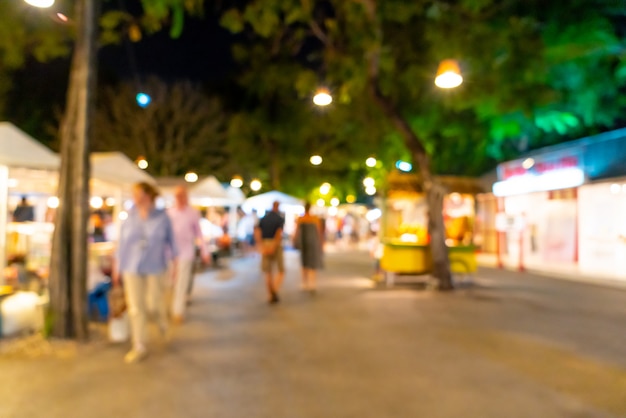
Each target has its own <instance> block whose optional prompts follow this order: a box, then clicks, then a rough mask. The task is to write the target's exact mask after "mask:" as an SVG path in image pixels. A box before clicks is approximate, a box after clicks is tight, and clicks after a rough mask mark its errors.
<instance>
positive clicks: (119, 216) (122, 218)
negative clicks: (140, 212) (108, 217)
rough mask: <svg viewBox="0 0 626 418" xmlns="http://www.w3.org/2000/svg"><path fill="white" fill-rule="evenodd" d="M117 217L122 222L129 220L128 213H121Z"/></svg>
mask: <svg viewBox="0 0 626 418" xmlns="http://www.w3.org/2000/svg"><path fill="white" fill-rule="evenodd" d="M117 217H118V218H119V220H120V221H125V220H126V219H128V212H126V211H121V212H120V214H119V215H117Z"/></svg>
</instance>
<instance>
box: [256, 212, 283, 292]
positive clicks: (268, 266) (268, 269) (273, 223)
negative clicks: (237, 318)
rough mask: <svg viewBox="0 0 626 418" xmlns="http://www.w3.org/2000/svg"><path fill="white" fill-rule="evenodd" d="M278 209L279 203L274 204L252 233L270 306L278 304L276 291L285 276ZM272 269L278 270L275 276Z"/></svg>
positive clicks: (281, 229)
mask: <svg viewBox="0 0 626 418" xmlns="http://www.w3.org/2000/svg"><path fill="white" fill-rule="evenodd" d="M279 207H280V203H279V202H274V204H273V206H272V211H271V212H268V213H267V214H265V216H264V217H263V218H262V219H261V220H260V221H259V224H258V225H257V227H256V228H255V231H254V233H255V238H256V244H257V248H258V251H259V252H260V253H261V270H262V271H263V273H264V274H265V285H266V287H267V292H268V295H269V303H270V304H274V303H278V301H279V298H278V291H279V290H280V287H281V285H282V283H283V278H284V276H285V263H284V260H283V246H282V240H283V227H284V225H285V220H284V219H283V217H282V216H281V215H280V213H279V211H278V208H279ZM274 268H276V270H278V272H277V273H276V274H274Z"/></svg>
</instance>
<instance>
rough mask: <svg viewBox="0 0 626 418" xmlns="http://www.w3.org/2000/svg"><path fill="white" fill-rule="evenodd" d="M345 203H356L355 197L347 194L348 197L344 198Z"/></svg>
mask: <svg viewBox="0 0 626 418" xmlns="http://www.w3.org/2000/svg"><path fill="white" fill-rule="evenodd" d="M346 202H348V203H354V202H356V196H355V195H353V194H349V195H348V196H346Z"/></svg>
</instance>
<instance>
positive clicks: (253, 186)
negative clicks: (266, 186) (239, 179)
mask: <svg viewBox="0 0 626 418" xmlns="http://www.w3.org/2000/svg"><path fill="white" fill-rule="evenodd" d="M261 187H263V184H261V181H260V180H257V179H254V180H252V181H251V182H250V189H252V191H253V192H258V191H259V190H261Z"/></svg>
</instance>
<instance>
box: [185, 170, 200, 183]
mask: <svg viewBox="0 0 626 418" xmlns="http://www.w3.org/2000/svg"><path fill="white" fill-rule="evenodd" d="M185 181H186V182H187V183H195V182H197V181H198V175H197V174H196V173H193V172H191V171H190V172H189V173H187V174H185Z"/></svg>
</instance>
